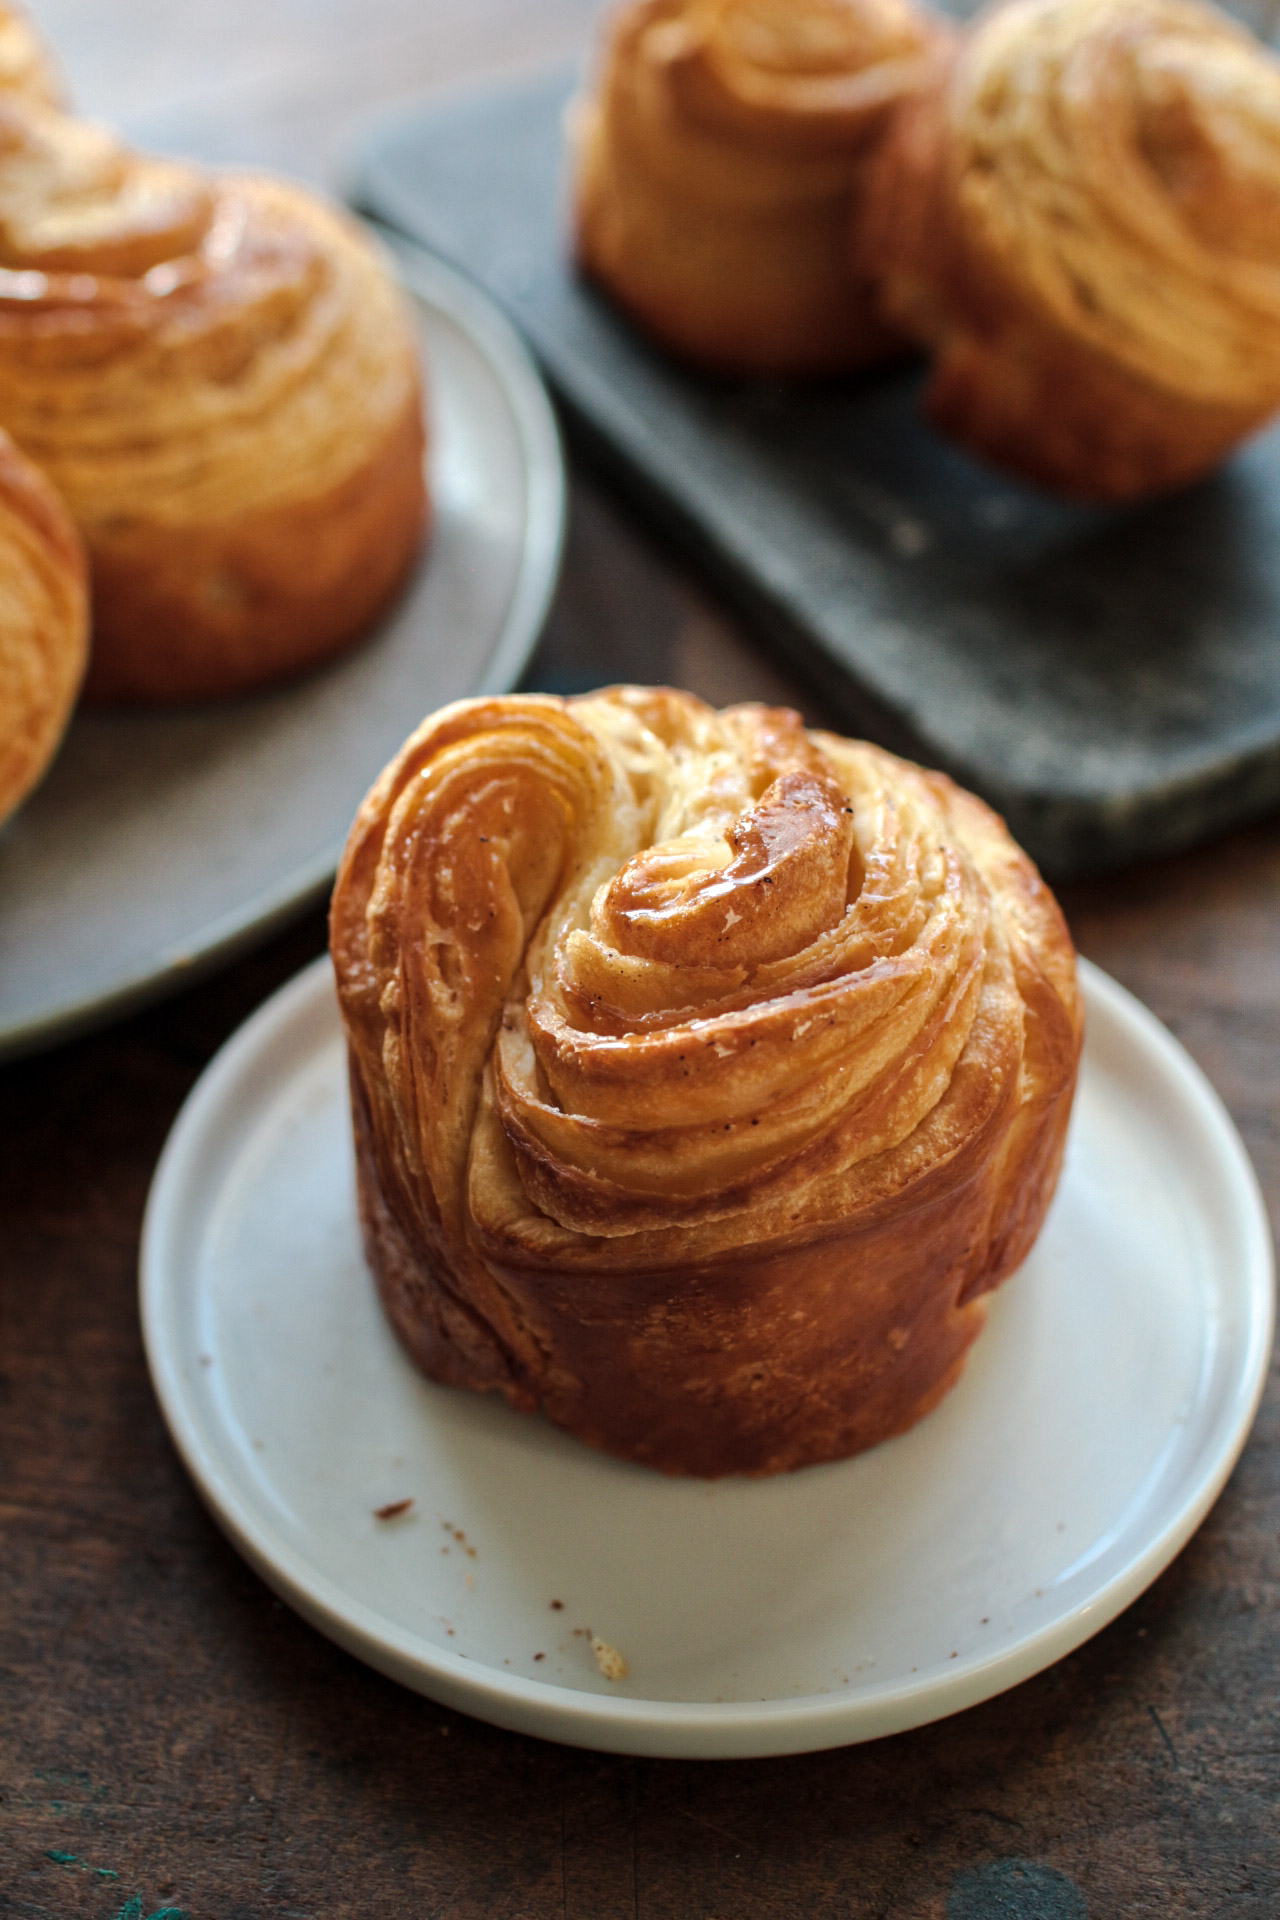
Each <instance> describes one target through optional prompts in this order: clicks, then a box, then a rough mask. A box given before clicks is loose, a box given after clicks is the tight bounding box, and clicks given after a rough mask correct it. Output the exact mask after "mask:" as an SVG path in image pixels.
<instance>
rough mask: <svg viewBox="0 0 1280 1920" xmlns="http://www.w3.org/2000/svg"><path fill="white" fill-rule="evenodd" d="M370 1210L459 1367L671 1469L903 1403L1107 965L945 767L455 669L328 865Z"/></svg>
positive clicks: (765, 718)
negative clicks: (466, 692) (445, 697)
mask: <svg viewBox="0 0 1280 1920" xmlns="http://www.w3.org/2000/svg"><path fill="white" fill-rule="evenodd" d="M331 939H332V951H333V958H334V964H335V968H336V974H337V982H338V993H339V1000H340V1004H341V1009H342V1016H343V1020H344V1023H345V1027H346V1032H347V1037H348V1042H349V1052H350V1066H351V1092H352V1105H353V1113H354V1123H355V1135H356V1155H357V1169H358V1184H359V1194H360V1208H361V1218H362V1223H363V1229H364V1236H365V1245H366V1249H367V1253H368V1257H369V1260H370V1263H371V1266H372V1268H373V1272H374V1274H375V1276H376V1279H377V1283H378V1286H379V1288H380V1290H381V1294H382V1298H383V1301H384V1304H385V1306H386V1308H387V1311H388V1313H389V1315H390V1317H391V1320H392V1321H393V1323H394V1325H395V1327H396V1329H397V1330H398V1332H399V1334H400V1335H401V1337H402V1339H403V1340H404V1342H405V1344H406V1345H407V1347H408V1348H409V1351H410V1352H411V1353H412V1354H413V1356H414V1358H415V1359H416V1360H417V1362H418V1363H419V1365H420V1366H422V1367H423V1368H424V1369H425V1371H426V1372H427V1373H429V1374H431V1375H432V1376H434V1377H435V1378H436V1379H439V1380H443V1381H447V1382H452V1383H455V1384H459V1385H463V1386H468V1387H472V1388H477V1389H487V1390H492V1391H494V1392H497V1393H499V1394H501V1395H503V1396H504V1397H505V1398H506V1399H507V1400H508V1401H509V1402H510V1403H511V1404H512V1405H513V1406H516V1407H518V1408H524V1409H532V1408H534V1407H539V1406H540V1407H541V1408H542V1409H543V1410H544V1411H545V1412H546V1414H547V1415H548V1416H549V1417H550V1419H551V1420H553V1421H555V1422H556V1423H557V1424H559V1425H560V1426H562V1427H565V1428H567V1429H568V1430H569V1431H570V1432H572V1433H575V1434H577V1435H579V1436H581V1437H582V1438H583V1439H585V1440H587V1441H590V1442H591V1443H592V1444H594V1445H596V1446H599V1447H603V1448H606V1449H608V1450H609V1451H611V1452H614V1453H617V1454H621V1455H624V1456H626V1457H627V1458H630V1459H633V1460H636V1461H641V1462H644V1463H646V1464H648V1465H651V1466H654V1467H659V1468H662V1469H664V1470H666V1471H668V1472H672V1473H691V1474H702V1475H709V1476H710V1475H720V1474H727V1473H739V1474H742V1473H745V1474H768V1473H776V1472H778V1471H780V1470H783V1469H788V1468H793V1467H799V1466H804V1465H806V1464H809V1463H811V1462H815V1461H820V1460H827V1459H832V1458H837V1457H840V1456H842V1455H845V1454H849V1453H852V1452H855V1451H857V1450H858V1449H859V1448H863V1447H867V1446H871V1445H873V1444H875V1443H876V1442H878V1441H880V1440H883V1439H885V1438H886V1437H887V1436H888V1435H890V1434H893V1433H897V1432H899V1431H901V1430H902V1429H903V1428H905V1427H907V1426H909V1425H910V1424H911V1423H912V1422H913V1421H915V1420H917V1419H918V1418H919V1417H920V1416H921V1415H922V1414H924V1413H926V1412H927V1411H928V1410H929V1409H930V1408H931V1407H932V1406H934V1405H935V1404H936V1402H937V1401H938V1400H939V1399H940V1398H941V1397H942V1395H943V1394H944V1393H945V1392H946V1391H947V1389H948V1387H950V1385H951V1384H952V1383H953V1382H954V1380H955V1379H956V1377H957V1375H958V1373H959V1371H960V1369H961V1367H962V1365H963V1362H964V1358H965V1354H966V1352H967V1350H968V1348H969V1346H970V1344H971V1342H972V1341H973V1339H974V1338H975V1336H976V1335H977V1334H978V1332H979V1331H980V1329H981V1327H982V1324H983V1320H984V1317H985V1312H986V1296H987V1294H989V1292H990V1291H991V1289H992V1288H993V1287H995V1286H996V1285H997V1284H998V1283H999V1282H1000V1281H1001V1280H1003V1279H1004V1278H1005V1277H1006V1276H1007V1275H1008V1274H1009V1273H1010V1272H1012V1270H1013V1269H1014V1268H1015V1267H1016V1266H1017V1265H1018V1264H1019V1263H1020V1261H1021V1260H1022V1259H1023V1257H1024V1256H1025V1255H1026V1253H1027V1251H1028V1250H1029V1248H1030V1247H1031V1245H1032V1242H1033V1241H1034V1239H1035V1237H1036V1234H1037V1232H1038V1231H1039V1228H1040V1225H1041V1223H1042V1221H1043V1219H1044V1215H1045V1211H1046V1209H1047V1207H1048V1204H1049V1200H1050V1198H1051V1196H1052V1194H1053V1191H1054V1186H1055V1183H1056V1180H1057V1177H1058V1172H1059V1168H1060V1165H1061V1160H1062V1151H1063V1142H1064V1137H1065V1133H1066V1126H1067V1119H1068V1115H1069V1111H1070V1107H1071V1100H1072V1093H1073V1088H1074V1083H1075V1076H1076V1068H1077V1061H1078V1056H1079V1049H1080V1041H1081V1021H1082V1015H1081V1002H1080V998H1079V992H1078V988H1077V984H1076V975H1075V958H1074V953H1073V950H1072V946H1071V941H1070V939H1069V937H1068V934H1067V931H1066V928H1065V925H1064V923H1063V920H1062V917H1061V915H1060V913H1059V911H1058V908H1057V906H1056V904H1055V902H1054V900H1053V897H1052V895H1051V894H1050V893H1049V891H1048V889H1047V888H1046V887H1045V886H1044V884H1043V882H1042V881H1041V880H1040V878H1039V876H1038V874H1037V873H1036V871H1035V869H1034V867H1033V866H1032V864H1031V862H1030V861H1029V860H1028V859H1027V858H1026V856H1025V855H1024V854H1022V853H1021V852H1020V851H1019V849H1018V848H1017V847H1016V846H1015V845H1014V843H1013V842H1012V840H1011V839H1010V838H1009V835H1008V833H1007V832H1006V830H1005V828H1004V826H1003V824H1002V823H1001V822H1000V821H999V820H998V819H997V817H996V816H995V815H994V814H992V813H991V812H990V811H989V809H988V808H986V807H985V806H984V805H982V803H981V802H980V801H978V800H975V799H974V798H972V797H971V796H970V795H968V794H966V793H964V792H962V791H961V790H960V789H959V788H957V787H956V786H954V785H953V784H952V783H951V782H950V781H949V780H947V779H945V778H944V777H942V776H941V775H937V774H929V773H925V772H923V771H921V770H920V769H919V768H917V767H914V766H911V765H909V764H908V763H906V762H905V761H902V760H899V759H896V758H895V757H894V756H893V755H891V754H889V753H886V752H883V751H881V750H880V749H878V748H875V747H872V746H868V745H865V744H861V743H858V742H853V741H848V740H843V739H839V738H837V737H836V736H834V735H831V734H825V733H814V732H808V731H806V730H805V729H804V727H803V726H802V725H801V724H800V721H799V718H798V716H797V715H795V714H793V713H791V712H789V711H787V710H785V709H769V708H764V707H755V706H747V707H736V708H729V709H727V710H726V711H724V712H722V713H717V712H716V711H714V710H713V709H712V708H709V707H707V706H704V705H703V703H702V702H701V701H698V700H696V699H694V698H693V697H692V696H690V695H688V694H682V693H675V692H671V691H664V690H658V691H654V690H650V689H643V688H627V687H622V688H613V689H610V690H607V691H605V692H603V693H600V694H595V695H586V696H583V697H581V698H575V699H570V700H560V699H553V698H550V697H545V696H537V695H524V696H513V697H510V698H506V699H482V700H471V701H462V702H460V703H458V704H457V705H454V706H452V707H446V708H445V709H444V710H443V711H442V712H440V713H439V714H437V715H435V716H434V717H433V718H432V719H429V720H428V721H426V722H425V723H424V724H423V725H422V726H421V727H420V728H419V729H418V731H417V732H416V733H415V734H414V735H413V736H412V737H411V738H410V740H409V741H408V742H407V744H406V745H405V747H404V749H403V750H402V752H401V753H400V754H399V756H398V757H397V758H396V760H395V761H393V763H392V764H391V765H390V766H389V767H388V768H387V770H386V771H385V772H384V774H383V775H382V777H381V779H380V780H379V781H378V782H377V784H376V785H375V787H374V788H373V790H372V792H371V793H370V794H369V796H368V798H367V800H366V801H365V803H364V805H363V807H362V808H361V810H360V813H359V815H358V816H357V819H356V822H355V825H354V827H353V829H352V833H351V837H350V840H349V842H348V845H347V849H346V853H345V856H344V858H343V862H342V865H341V868H340V870H339V875H338V881H337V885H336V888H335V892H334V897H333V907H332V921H331Z"/></svg>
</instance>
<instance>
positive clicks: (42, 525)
mask: <svg viewBox="0 0 1280 1920" xmlns="http://www.w3.org/2000/svg"><path fill="white" fill-rule="evenodd" d="M88 652H89V595H88V583H87V577H86V569H85V559H84V551H83V548H82V547H81V544H80V539H79V536H78V534H77V533H76V530H75V526H74V525H73V523H72V520H71V517H70V515H69V514H68V512H67V510H66V508H65V507H64V506H63V504H62V502H61V500H59V498H58V496H57V494H56V493H55V492H54V490H53V488H52V487H51V486H50V485H49V483H48V481H47V480H46V479H45V478H44V475H43V474H41V473H39V472H38V471H37V470H36V468H34V467H33V466H32V465H31V463H30V461H28V460H24V459H23V457H22V455H21V454H20V453H19V452H18V450H17V448H16V447H15V446H14V445H13V442H12V441H11V440H10V439H9V437H8V435H7V434H4V433H0V821H2V820H4V819H6V818H7V817H8V816H9V814H11V813H12V812H13V810H14V808H15V807H16V806H17V805H18V804H19V802H20V801H21V800H23V799H24V798H25V797H26V795H27V794H28V793H29V792H30V791H31V789H32V787H34V786H35V784H36V782H37V781H38V780H39V779H40V778H41V777H42V776H43V774H44V772H45V770H46V769H47V767H48V765H49V762H50V761H51V760H52V758H53V756H54V753H55V752H56V751H57V747H58V743H59V741H60V740H61V738H62V735H63V733H64V731H65V729H66V725H67V721H68V720H69V719H70V717H71V709H72V706H73V705H74V703H75V697H76V694H77V692H78V691H79V687H80V682H81V680H82V678H83V676H84V669H85V661H86V660H87V658H88Z"/></svg>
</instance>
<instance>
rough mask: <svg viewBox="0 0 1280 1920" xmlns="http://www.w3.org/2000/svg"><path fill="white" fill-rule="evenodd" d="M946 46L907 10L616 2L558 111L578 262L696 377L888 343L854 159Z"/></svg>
mask: <svg viewBox="0 0 1280 1920" xmlns="http://www.w3.org/2000/svg"><path fill="white" fill-rule="evenodd" d="M947 37H948V30H947V29H945V28H943V27H942V25H941V24H940V23H939V22H937V21H935V20H934V19H933V18H932V17H931V16H930V15H928V14H926V13H924V12H922V11H921V10H920V9H918V8H917V7H916V6H915V5H914V4H913V3H912V0H634V3H633V4H630V5H627V6H625V7H624V8H623V9H622V10H621V11H620V12H619V13H618V14H617V16H616V17H615V19H614V20H613V21H612V23H611V26H610V29H609V34H608V39H607V44H606V47H605V51H604V57H603V62H602V70H601V73H600V76H599V79H598V82H597V84H596V87H595V89H594V91H593V92H592V93H591V94H590V95H589V96H588V97H587V98H585V99H584V100H582V101H581V102H579V103H577V105H576V106H575V109H574V111H573V115H572V120H571V126H572V132H573V148H574V165H575V181H574V188H573V192H574V202H575V211H574V218H575V228H576V250H577V257H578V261H579V264H580V265H581V266H582V268H583V269H584V271H585V272H586V273H588V274H589V275H590V276H591V277H592V278H594V279H595V280H597V281H598V282H599V283H600V284H601V285H602V286H603V287H604V288H606V289H607V290H608V292H609V293H610V294H612V295H613V296H614V298H615V299H616V300H617V301H618V302H619V303H620V304H621V305H622V306H623V307H624V308H625V309H626V310H627V312H628V313H629V314H630V315H631V316H632V317H633V318H634V319H635V320H637V321H638V322H639V323H640V325H641V326H642V327H643V328H645V329H646V330H647V331H648V332H649V333H650V334H651V335H652V336H653V337H654V339H656V340H657V341H658V342H660V343H661V344H662V345H663V346H665V347H667V348H669V349H670V350H671V351H672V352H674V353H676V354H678V355H681V356H684V357H686V358H688V359H690V360H693V361H695V362H697V363H699V364H701V365H703V366H704V367H707V368H709V369H712V370H720V371H725V372H730V373H758V374H817V373H829V372H834V371H839V370H842V369H846V368H850V367H857V366H862V365H865V364H866V363H867V362H869V361H873V360H876V359H879V358H882V357H883V356H884V355H885V353H886V352H892V351H894V350H895V349H898V348H899V347H900V341H899V339H898V336H897V335H896V334H895V333H894V332H893V331H891V330H890V329H888V328H886V326H885V325H884V324H883V322H882V320H881V319H880V318H879V317H878V315H877V313H876V310H875V308H874V306H873V304H872V301H871V298H870V293H869V289H868V288H867V286H866V285H865V284H864V283H863V282H862V280H861V278H860V276H859V275H857V274H856V273H855V272H854V270H853V267H852V262H851V258H850V251H849V245H848V234H849V226H850V221H851V219H852V216H853V209H854V207H855V205H856V203H857V200H858V197H859V195H860V193H861V190H862V182H863V179H864V177H865V172H866V167H867V161H868V154H869V152H870V149H871V148H872V146H873V144H874V142H875V140H876V138H877V137H878V136H879V134H880V133H881V131H882V129H883V127H884V125H885V123H886V121H887V118H888V116H889V115H890V113H891V112H892V110H893V108H894V107H895V105H896V104H897V103H898V102H899V101H900V100H901V99H902V98H903V97H904V95H905V94H907V93H908V92H909V91H910V89H911V88H913V87H914V86H916V85H917V84H919V82H920V79H921V77H922V73H923V72H924V70H925V69H926V68H927V66H928V64H929V60H930V56H931V55H932V53H933V52H934V50H935V49H936V48H937V47H938V46H939V45H940V44H942V43H944V42H945V40H946V39H947Z"/></svg>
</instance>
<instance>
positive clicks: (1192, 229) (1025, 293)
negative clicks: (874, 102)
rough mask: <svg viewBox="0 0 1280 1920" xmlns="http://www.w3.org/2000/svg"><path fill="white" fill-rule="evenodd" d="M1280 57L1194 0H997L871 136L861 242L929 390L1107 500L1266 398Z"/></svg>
mask: <svg viewBox="0 0 1280 1920" xmlns="http://www.w3.org/2000/svg"><path fill="white" fill-rule="evenodd" d="M1278 234H1280V61H1277V60H1276V59H1275V57H1274V56H1273V55H1271V54H1270V53H1268V52H1265V51H1264V50H1263V49H1262V48H1261V47H1260V46H1259V44H1258V42H1257V41H1256V40H1255V39H1254V38H1253V37H1252V35H1250V34H1249V33H1247V32H1246V31H1245V30H1244V29H1243V28H1241V27H1238V26H1236V25H1235V24H1234V23H1233V22H1231V21H1229V20H1228V19H1226V18H1225V16H1223V15H1222V14H1220V13H1217V12H1216V11H1213V10H1211V9H1209V8H1207V7H1202V6H1199V5H1196V4H1194V3H1193V0H1011V3H1010V4H1006V5H1004V6H1001V7H998V8H996V9H995V10H994V11H991V12H988V13H987V14H986V15H984V16H982V17H981V18H980V20H979V22H978V23H977V24H976V25H975V27H974V28H973V29H972V31H971V34H970V36H969V37H968V39H967V40H966V41H964V43H963V44H962V45H961V46H960V47H959V48H958V49H953V50H952V52H951V53H950V54H949V55H948V56H946V57H945V58H943V59H941V60H940V61H939V63H938V66H937V67H936V69H935V75H934V79H933V81H932V83H931V84H930V86H928V87H927V88H924V89H922V90H921V91H920V92H919V93H918V94H917V95H916V96H914V97H913V99H912V100H911V101H910V102H909V103H908V104H907V105H906V106H905V107H904V109H903V112H902V114H901V116H900V117H899V118H898V120H897V121H896V122H895V124H894V126H893V128H892V130H891V132H890V134H889V135H888V137H887V138H886V140H885V141H884V142H883V143H882V145H881V148H880V150H879V152H878V154H877V157H876V163H875V175H874V179H873V182H872V184H871V187H870V188H869V190H868V194H867V197H866V202H865V207H864V212H863V215H862V218H861V221H860V224H859V225H858V227H857V228H856V239H855V257H856V259H857V261H858V263H859V265H860V268H861V270H862V271H863V272H864V273H866V274H868V275H870V276H874V277H875V278H876V279H877V281H878V282H879V284H880V288H881V301H882V307H883V310H884V312H885V314H886V316H887V317H888V318H890V319H891V320H892V322H893V324H895V325H897V326H899V327H901V328H903V329H904V330H905V331H907V332H910V333H911V334H913V335H914V337H916V338H917V339H919V340H920V341H922V342H923V343H925V344H926V345H928V346H930V347H931V348H932V349H933V351H934V353H935V355H936V360H935V365H934V369H933V374H932V378H931V381H930V385H929V388H928V392H927V396H926V406H927V409H928V411H929V413H930V415H931V417H932V418H933V419H934V420H935V421H936V422H937V424H938V425H939V426H941V427H942V428H944V429H945V430H946V431H948V432H951V433H953V434H955V435H956V437H957V438H959V439H961V440H964V441H966V442H967V443H968V444H969V445H971V446H972V447H974V448H975V449H976V450H977V451H978V452H980V453H982V454H985V455H986V456H988V457H989V458H991V459H993V460H995V461H998V462H1000V463H1002V464H1004V465H1007V466H1010V467H1012V468H1014V469H1016V470H1017V471H1019V472H1021V473H1024V474H1026V475H1028V476H1029V477H1030V478H1032V479H1034V480H1037V481H1040V482H1042V483H1043V484H1045V485H1048V486H1051V487H1056V488H1059V489H1062V490H1064V491H1066V492H1069V493H1073V494H1077V495H1081V496H1084V497H1093V498H1100V499H1114V500H1123V499H1129V498H1134V497H1137V496H1140V495H1142V494H1147V493H1152V492H1157V491H1161V490H1163V489H1167V488H1170V487H1174V486H1177V485H1180V484H1182V483H1184V482H1186V481H1189V480H1191V479H1194V478H1196V477H1197V476H1199V475H1200V474H1203V473H1205V472H1206V471H1208V470H1209V469H1210V468H1211V467H1213V466H1214V465H1215V464H1216V463H1217V462H1218V461H1219V460H1220V459H1221V458H1222V457H1223V455H1224V454H1225V453H1226V452H1228V451H1229V449H1230V448H1231V447H1232V446H1233V445H1234V444H1235V443H1236V442H1237V441H1238V440H1239V439H1240V438H1242V437H1243V436H1244V435H1246V434H1247V433H1249V432H1251V431H1252V430H1253V429H1254V428H1256V427H1258V426H1260V425H1261V424H1262V423H1263V422H1264V421H1265V420H1266V419H1267V418H1268V417H1269V416H1270V415H1271V414H1272V413H1273V412H1274V411H1275V410H1276V408H1277V407H1278V406H1280V240H1278V239H1277V235H1278Z"/></svg>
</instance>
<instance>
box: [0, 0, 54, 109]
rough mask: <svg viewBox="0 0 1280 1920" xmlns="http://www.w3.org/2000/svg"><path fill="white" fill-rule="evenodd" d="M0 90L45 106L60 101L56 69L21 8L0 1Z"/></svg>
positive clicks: (51, 105)
mask: <svg viewBox="0 0 1280 1920" xmlns="http://www.w3.org/2000/svg"><path fill="white" fill-rule="evenodd" d="M0 91H2V92H5V93H20V94H24V95H25V96H26V97H27V98H28V99H30V100H39V101H42V102H43V103H44V105H45V106H48V107H56V106H60V105H61V104H62V99H63V88H62V80H61V78H60V76H59V74H58V69H57V67H56V66H55V64H54V62H53V58H52V56H51V55H50V54H49V52H48V50H47V48H46V47H45V46H44V45H43V44H42V43H41V40H40V37H39V35H38V34H37V33H36V32H35V30H34V28H33V27H32V25H31V22H30V21H29V20H28V18H27V16H26V14H25V13H24V12H23V10H22V8H21V7H8V6H4V5H3V4H0Z"/></svg>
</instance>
